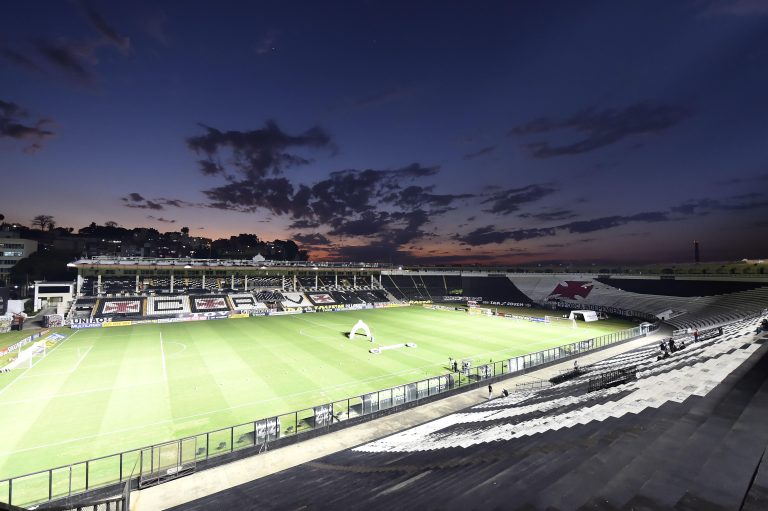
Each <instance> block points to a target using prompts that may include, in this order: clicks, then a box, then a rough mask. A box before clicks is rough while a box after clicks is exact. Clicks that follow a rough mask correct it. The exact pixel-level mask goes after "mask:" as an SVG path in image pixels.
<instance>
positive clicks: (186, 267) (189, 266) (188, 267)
mask: <svg viewBox="0 0 768 511" xmlns="http://www.w3.org/2000/svg"><path fill="white" fill-rule="evenodd" d="M190 268H192V266H191V265H189V264H185V265H184V269H185V270H189V269H190Z"/></svg>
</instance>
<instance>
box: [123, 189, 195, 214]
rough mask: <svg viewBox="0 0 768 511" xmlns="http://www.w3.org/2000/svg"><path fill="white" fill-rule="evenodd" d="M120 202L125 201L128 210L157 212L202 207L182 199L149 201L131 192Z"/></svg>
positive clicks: (163, 198) (162, 198)
mask: <svg viewBox="0 0 768 511" xmlns="http://www.w3.org/2000/svg"><path fill="white" fill-rule="evenodd" d="M120 200H122V201H123V205H124V206H125V207H127V208H134V209H152V210H155V211H162V210H164V209H165V207H166V206H172V207H175V208H186V207H195V206H200V204H195V203H192V202H187V201H184V200H181V199H166V198H165V197H161V198H159V199H147V198H145V197H144V196H143V195H141V194H140V193H136V192H131V193H129V194H128V195H126V196H125V197H122V198H121V199H120Z"/></svg>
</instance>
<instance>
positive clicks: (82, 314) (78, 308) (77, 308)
mask: <svg viewBox="0 0 768 511" xmlns="http://www.w3.org/2000/svg"><path fill="white" fill-rule="evenodd" d="M95 306H96V298H93V297H80V298H76V299H75V301H74V302H73V303H72V307H71V308H70V311H69V314H68V315H67V320H68V321H71V320H72V319H88V318H90V317H91V316H92V315H93V308H94V307H95Z"/></svg>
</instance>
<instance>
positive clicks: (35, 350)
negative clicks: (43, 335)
mask: <svg viewBox="0 0 768 511" xmlns="http://www.w3.org/2000/svg"><path fill="white" fill-rule="evenodd" d="M47 353H48V347H47V345H46V342H45V341H37V342H36V343H34V344H33V345H32V347H31V348H29V367H32V366H33V365H35V364H37V363H38V362H39V361H40V360H41V359H43V358H45V355H46V354H47Z"/></svg>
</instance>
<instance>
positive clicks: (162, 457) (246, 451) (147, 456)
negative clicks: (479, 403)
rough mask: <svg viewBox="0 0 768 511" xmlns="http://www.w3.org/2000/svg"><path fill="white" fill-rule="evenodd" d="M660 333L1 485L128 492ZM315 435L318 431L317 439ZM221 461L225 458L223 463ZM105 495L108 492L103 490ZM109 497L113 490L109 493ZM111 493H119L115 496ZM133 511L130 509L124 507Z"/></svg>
mask: <svg viewBox="0 0 768 511" xmlns="http://www.w3.org/2000/svg"><path fill="white" fill-rule="evenodd" d="M656 328H657V325H653V326H647V325H644V326H638V327H634V328H630V329H627V330H621V331H618V332H614V333H611V334H606V335H603V336H600V337H595V338H593V339H588V340H584V341H577V342H573V343H570V344H566V345H563V346H558V347H556V348H550V349H547V350H542V351H538V352H535V353H530V354H527V355H521V356H518V357H512V358H509V359H504V360H499V361H495V362H493V361H489V363H488V364H483V365H478V366H475V367H470V368H467V369H466V370H463V371H457V372H449V373H446V374H442V375H439V376H434V377H431V378H426V379H423V380H420V381H416V382H412V383H406V384H404V385H398V386H396V387H391V388H388V389H384V390H380V391H376V392H371V393H368V394H362V395H358V396H354V397H350V398H347V399H342V400H339V401H333V402H331V403H323V404H319V405H317V406H313V407H311V408H305V409H303V410H297V411H293V412H290V413H285V414H281V415H277V416H274V417H269V418H265V419H259V420H254V421H250V422H246V423H243V424H238V425H236V426H230V427H227V428H223V429H218V430H214V431H208V432H205V433H201V434H198V435H194V436H190V437H186V438H182V439H178V440H173V441H170V442H164V443H162V444H157V445H152V446H147V447H143V448H140V449H134V450H130V451H125V452H121V453H117V454H112V455H109V456H102V457H99V458H94V459H90V460H87V461H82V462H79V463H73V464H71V465H65V466H61V467H56V468H51V469H47V470H42V471H39V472H35V473H32V474H27V475H23V476H19V477H13V478H11V479H5V480H0V502H5V503H6V504H9V505H16V506H22V507H29V506H40V507H39V508H40V509H44V508H46V507H49V506H46V503H51V505H53V506H56V504H57V503H60V502H65V501H72V500H73V499H75V498H76V497H77V496H78V495H83V494H92V495H96V494H103V495H118V494H120V493H121V492H122V493H123V494H124V497H125V500H126V502H129V500H130V491H131V489H140V488H144V487H147V486H150V485H153V484H158V483H161V482H164V481H167V480H170V479H174V478H176V477H181V476H183V475H186V474H188V473H190V472H192V471H194V470H196V469H197V468H206V467H209V466H214V465H217V464H220V463H223V462H226V461H229V460H231V459H237V458H240V457H247V456H253V455H255V454H259V453H260V452H263V451H265V450H267V449H268V448H269V447H270V446H275V445H281V444H286V443H289V442H292V441H298V440H299V437H301V436H302V435H306V437H309V436H315V435H317V434H322V433H325V432H327V431H330V430H336V429H340V428H342V427H345V426H347V425H353V424H356V423H359V422H362V421H365V420H370V419H373V418H376V417H378V416H380V415H382V414H385V413H393V412H396V411H399V410H401V409H404V408H406V407H409V406H414V405H415V404H418V402H419V401H423V400H426V399H430V398H433V397H434V396H438V395H440V394H445V393H447V392H452V391H454V390H456V389H464V388H471V387H472V386H475V387H479V386H481V385H484V383H483V382H485V383H488V382H489V381H493V380H495V379H499V378H500V377H503V376H509V375H513V374H525V373H526V372H528V371H530V370H533V369H539V368H541V367H543V366H546V365H551V364H553V363H557V362H561V361H564V360H567V359H569V358H574V357H577V356H580V355H583V354H585V353H587V352H590V351H595V350H599V349H601V348H605V347H607V346H610V345H612V344H616V343H619V342H623V341H627V340H630V339H634V338H637V337H642V336H644V335H647V334H648V333H650V332H652V331H653V330H655V329H656ZM311 433H314V435H312V434H311ZM219 459H220V460H219ZM100 490H103V491H100ZM105 492H106V493H105ZM109 492H112V493H111V494H110V493H109ZM125 509H128V506H126V507H125Z"/></svg>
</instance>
